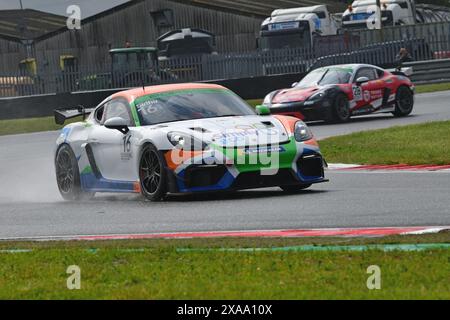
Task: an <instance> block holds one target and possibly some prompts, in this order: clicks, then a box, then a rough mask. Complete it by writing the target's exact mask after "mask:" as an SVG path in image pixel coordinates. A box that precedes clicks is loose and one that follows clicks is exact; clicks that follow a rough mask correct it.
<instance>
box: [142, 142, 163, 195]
mask: <svg viewBox="0 0 450 320" xmlns="http://www.w3.org/2000/svg"><path fill="white" fill-rule="evenodd" d="M164 163H165V161H164V157H163V155H162V154H161V152H159V151H158V150H157V149H156V148H155V146H153V145H152V144H148V145H146V146H145V147H144V148H143V150H142V154H141V159H140V161H139V179H140V181H141V192H142V195H143V196H144V197H145V198H147V199H148V200H150V201H161V200H162V199H164V197H165V195H166V194H167V176H166V171H165V166H164Z"/></svg>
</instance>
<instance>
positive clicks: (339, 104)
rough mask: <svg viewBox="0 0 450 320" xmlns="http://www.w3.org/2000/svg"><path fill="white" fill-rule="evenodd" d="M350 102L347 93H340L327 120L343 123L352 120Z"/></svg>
mask: <svg viewBox="0 0 450 320" xmlns="http://www.w3.org/2000/svg"><path fill="white" fill-rule="evenodd" d="M350 116H351V113H350V104H349V102H348V99H347V97H346V96H345V94H338V95H337V96H336V99H335V100H334V103H333V106H332V108H331V115H330V117H329V119H327V122H332V123H343V122H347V121H349V120H350Z"/></svg>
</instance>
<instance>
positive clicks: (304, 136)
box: [294, 121, 314, 142]
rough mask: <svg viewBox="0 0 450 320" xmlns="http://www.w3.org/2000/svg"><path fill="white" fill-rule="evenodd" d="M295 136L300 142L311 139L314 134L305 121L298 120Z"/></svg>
mask: <svg viewBox="0 0 450 320" xmlns="http://www.w3.org/2000/svg"><path fill="white" fill-rule="evenodd" d="M294 137H295V140H296V141H298V142H303V141H308V140H311V139H312V138H313V137H314V136H313V133H312V131H311V130H310V129H309V128H308V126H307V125H306V124H305V123H304V122H303V121H298V122H297V123H296V124H295V129H294Z"/></svg>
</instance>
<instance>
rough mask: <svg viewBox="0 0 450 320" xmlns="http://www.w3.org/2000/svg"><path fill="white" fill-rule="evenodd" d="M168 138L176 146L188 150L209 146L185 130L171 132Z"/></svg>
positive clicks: (203, 148) (197, 149) (200, 149)
mask: <svg viewBox="0 0 450 320" xmlns="http://www.w3.org/2000/svg"><path fill="white" fill-rule="evenodd" d="M167 139H169V141H170V143H171V144H173V146H174V147H176V148H178V149H182V150H188V151H202V150H205V149H206V148H207V147H208V144H207V143H206V142H204V141H202V140H200V139H197V138H195V137H193V136H191V135H189V134H186V133H183V132H169V133H168V134H167Z"/></svg>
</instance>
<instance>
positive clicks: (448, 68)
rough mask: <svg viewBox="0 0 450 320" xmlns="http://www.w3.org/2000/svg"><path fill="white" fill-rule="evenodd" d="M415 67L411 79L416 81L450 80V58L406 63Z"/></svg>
mask: <svg viewBox="0 0 450 320" xmlns="http://www.w3.org/2000/svg"><path fill="white" fill-rule="evenodd" d="M405 66H408V67H412V68H413V74H412V76H411V79H412V80H413V81H414V82H415V83H418V84H420V83H427V82H446V81H450V59H441V60H431V61H417V62H409V63H405Z"/></svg>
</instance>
